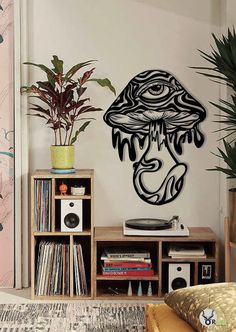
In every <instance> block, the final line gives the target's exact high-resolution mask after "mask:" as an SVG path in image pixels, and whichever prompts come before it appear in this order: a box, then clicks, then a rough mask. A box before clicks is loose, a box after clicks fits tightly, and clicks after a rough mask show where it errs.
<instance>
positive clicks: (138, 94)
mask: <svg viewBox="0 0 236 332" xmlns="http://www.w3.org/2000/svg"><path fill="white" fill-rule="evenodd" d="M205 117H206V111H205V109H204V107H203V106H202V105H201V104H200V103H199V102H198V101H197V100H196V99H195V98H193V96H192V95H190V93H189V92H188V91H187V90H186V89H185V88H184V87H183V86H182V85H181V84H180V82H179V81H178V80H177V79H176V78H175V77H174V76H173V75H172V74H170V73H168V72H166V71H163V70H147V71H144V72H142V73H140V74H138V75H136V76H135V77H134V78H133V79H132V80H131V81H130V82H129V83H128V84H127V86H126V87H125V88H124V89H123V91H122V92H121V93H120V95H119V96H118V97H117V99H116V100H115V101H114V102H113V103H112V105H111V106H110V107H109V109H108V110H107V112H106V113H105V115H104V121H105V122H106V123H107V124H108V125H109V126H111V127H115V128H119V129H120V130H121V131H123V132H126V133H137V132H138V133H142V134H144V135H146V134H148V133H149V126H150V123H151V122H155V121H157V122H163V123H165V128H166V133H174V132H177V131H187V130H190V129H192V128H193V127H195V126H196V125H197V124H198V123H199V122H201V121H203V120H204V119H205Z"/></svg>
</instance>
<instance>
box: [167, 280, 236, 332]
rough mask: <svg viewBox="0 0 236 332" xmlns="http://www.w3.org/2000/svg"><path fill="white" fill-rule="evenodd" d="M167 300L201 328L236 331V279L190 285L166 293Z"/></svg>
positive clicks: (198, 328) (189, 321)
mask: <svg viewBox="0 0 236 332" xmlns="http://www.w3.org/2000/svg"><path fill="white" fill-rule="evenodd" d="M164 301H165V303H166V304H168V305H169V306H170V307H171V308H172V309H173V310H174V311H175V312H176V313H177V314H178V315H179V316H180V317H181V318H183V319H184V320H185V321H187V322H188V323H189V324H190V325H191V326H192V327H193V328H195V329H196V330H197V331H199V332H210V331H214V332H217V331H227V332H228V331H230V332H236V283H216V284H209V285H198V286H193V287H186V288H182V289H178V290H175V291H173V292H171V293H169V294H166V295H165V298H164ZM212 310H214V315H213V311H212ZM215 314H216V315H215ZM204 316H205V318H204ZM211 316H212V317H213V319H214V318H216V319H215V322H214V321H212V320H209V319H208V318H210V317H211ZM200 318H201V321H202V322H203V323H204V324H206V323H207V324H208V326H204V324H202V323H201V321H200ZM207 319H208V322H207ZM209 324H210V325H209Z"/></svg>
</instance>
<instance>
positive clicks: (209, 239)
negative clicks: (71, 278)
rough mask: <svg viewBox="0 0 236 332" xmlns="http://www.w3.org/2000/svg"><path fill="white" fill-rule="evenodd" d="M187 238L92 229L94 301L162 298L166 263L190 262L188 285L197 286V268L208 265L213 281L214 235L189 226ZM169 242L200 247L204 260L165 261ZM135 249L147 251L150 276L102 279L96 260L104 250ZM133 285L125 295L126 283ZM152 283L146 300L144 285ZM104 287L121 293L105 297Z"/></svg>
mask: <svg viewBox="0 0 236 332" xmlns="http://www.w3.org/2000/svg"><path fill="white" fill-rule="evenodd" d="M189 231H190V235H189V236H187V237H150V236H146V237H144V236H124V235H123V231H122V228H121V227H95V234H94V254H93V255H94V258H95V259H94V267H93V271H94V276H93V288H94V297H95V298H96V299H114V298H116V299H126V300H137V299H143V300H146V299H148V300H149V299H151V298H152V299H154V300H158V299H162V298H163V296H164V294H165V293H166V292H167V285H166V284H167V280H168V272H167V271H168V264H170V263H190V264H191V285H197V284H198V283H199V267H200V266H201V264H212V267H213V271H212V273H213V282H217V281H218V271H219V242H218V239H217V237H216V235H215V233H214V232H213V231H212V230H211V229H210V228H208V227H190V228H189ZM171 243H179V244H181V245H184V243H186V244H187V243H195V244H202V245H203V246H204V249H205V251H206V255H207V257H206V258H181V259H173V258H170V257H169V258H168V255H167V248H168V246H169V244H171ZM110 247H116V248H117V247H118V248H119V247H120V248H124V247H125V248H132V249H133V248H139V249H146V250H149V251H150V253H151V259H152V264H153V267H154V276H151V277H146V276H145V277H144V276H142V277H133V276H132V277H130V276H103V275H101V272H100V271H101V270H100V257H101V254H102V252H103V250H104V249H105V248H110ZM129 281H132V284H133V282H134V283H136V284H134V290H133V294H134V295H133V296H128V295H127V290H128V282H129ZM139 281H142V284H143V285H144V287H143V296H141V297H140V296H137V283H138V282H139ZM149 282H151V284H152V291H153V295H152V297H147V296H146V295H145V294H146V292H147V287H148V283H149ZM108 287H113V288H119V289H121V290H123V293H122V294H119V295H113V294H109V291H108Z"/></svg>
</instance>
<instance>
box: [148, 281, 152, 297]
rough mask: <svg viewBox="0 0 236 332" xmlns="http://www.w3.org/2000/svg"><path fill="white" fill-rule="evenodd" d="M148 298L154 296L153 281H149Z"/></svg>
mask: <svg viewBox="0 0 236 332" xmlns="http://www.w3.org/2000/svg"><path fill="white" fill-rule="evenodd" d="M147 296H152V283H151V281H149V283H148V291H147Z"/></svg>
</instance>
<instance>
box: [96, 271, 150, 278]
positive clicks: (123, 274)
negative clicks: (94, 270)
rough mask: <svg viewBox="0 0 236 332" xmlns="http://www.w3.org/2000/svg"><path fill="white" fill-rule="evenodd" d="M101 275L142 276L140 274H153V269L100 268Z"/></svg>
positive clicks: (148, 275)
mask: <svg viewBox="0 0 236 332" xmlns="http://www.w3.org/2000/svg"><path fill="white" fill-rule="evenodd" d="M102 275H103V276H136V277H142V276H147V277H150V276H153V275H154V271H153V269H151V270H136V271H104V270H102Z"/></svg>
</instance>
